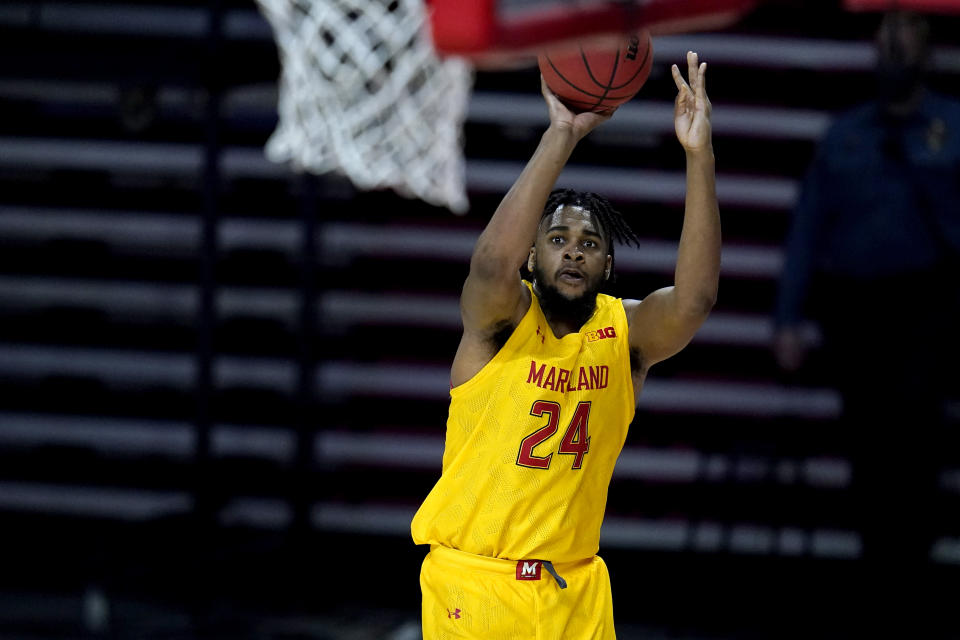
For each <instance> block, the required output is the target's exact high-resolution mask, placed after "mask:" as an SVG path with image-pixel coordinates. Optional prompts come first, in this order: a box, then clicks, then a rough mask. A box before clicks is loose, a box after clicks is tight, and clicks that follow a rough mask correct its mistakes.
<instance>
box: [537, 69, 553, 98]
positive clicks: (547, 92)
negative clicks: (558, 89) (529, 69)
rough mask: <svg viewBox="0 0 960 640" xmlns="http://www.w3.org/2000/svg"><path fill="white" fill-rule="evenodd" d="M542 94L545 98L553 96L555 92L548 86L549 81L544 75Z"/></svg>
mask: <svg viewBox="0 0 960 640" xmlns="http://www.w3.org/2000/svg"><path fill="white" fill-rule="evenodd" d="M540 93H542V94H543V97H544V98H546V97H548V96H552V95H553V91H551V90H550V87H548V86H547V81H546V80H545V79H544V77H543V74H542V73H541V74H540Z"/></svg>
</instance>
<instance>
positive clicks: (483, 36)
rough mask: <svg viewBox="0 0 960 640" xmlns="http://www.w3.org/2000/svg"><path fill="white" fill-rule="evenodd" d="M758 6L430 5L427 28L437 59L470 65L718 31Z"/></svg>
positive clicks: (472, 1)
mask: <svg viewBox="0 0 960 640" xmlns="http://www.w3.org/2000/svg"><path fill="white" fill-rule="evenodd" d="M757 3H758V0H469V1H465V0H431V2H430V3H429V9H428V10H429V12H430V26H431V32H432V35H433V42H434V46H435V48H436V50H437V52H438V53H439V54H440V55H441V56H451V55H452V56H462V57H465V58H468V59H470V60H471V61H472V62H474V63H479V64H484V63H486V62H491V61H492V62H494V63H496V62H497V61H499V60H509V59H510V58H516V57H522V56H524V55H528V54H535V53H536V51H537V49H538V48H540V47H542V46H543V45H545V44H548V43H549V44H551V45H555V44H562V43H563V42H564V41H567V40H574V39H580V38H583V37H586V36H599V37H602V36H604V35H613V34H622V33H623V32H624V31H630V30H632V29H635V28H637V27H640V26H642V27H644V28H646V29H647V30H649V31H650V33H651V34H653V35H664V34H667V33H679V32H690V31H698V30H704V29H717V28H721V27H723V26H726V25H728V24H731V23H733V22H734V21H736V20H737V19H738V18H739V17H741V16H742V15H743V14H744V13H746V12H747V11H749V10H750V9H752V8H753V7H754V6H755V5H756V4H757Z"/></svg>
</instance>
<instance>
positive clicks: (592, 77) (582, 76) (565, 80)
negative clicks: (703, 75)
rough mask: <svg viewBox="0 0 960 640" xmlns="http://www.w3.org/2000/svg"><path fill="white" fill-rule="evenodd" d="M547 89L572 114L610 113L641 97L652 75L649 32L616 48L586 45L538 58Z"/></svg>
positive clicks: (624, 40) (629, 37)
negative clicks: (575, 112)
mask: <svg viewBox="0 0 960 640" xmlns="http://www.w3.org/2000/svg"><path fill="white" fill-rule="evenodd" d="M537 62H538V64H539V65H540V73H542V74H543V79H544V80H545V81H546V83H547V86H548V87H550V89H551V90H552V91H553V92H554V93H555V94H556V95H557V97H558V98H559V99H560V101H561V102H563V104H565V105H566V106H567V107H568V108H569V109H570V110H572V111H577V112H580V111H595V112H602V111H609V110H611V109H614V108H616V107H619V106H620V105H621V104H623V103H624V102H626V101H627V100H629V99H630V98H632V97H633V96H635V95H637V92H638V91H640V87H642V86H643V83H644V82H646V81H647V77H648V76H649V75H650V67H651V66H652V65H653V44H652V43H651V41H650V34H649V33H648V32H647V31H645V30H644V31H640V32H638V33H636V34H632V35H625V36H623V37H622V38H621V40H620V41H619V42H614V43H612V44H597V43H594V44H590V45H588V44H583V45H580V46H574V47H573V48H569V49H563V50H557V51H547V52H544V53H541V54H540V55H539V56H538V57H537Z"/></svg>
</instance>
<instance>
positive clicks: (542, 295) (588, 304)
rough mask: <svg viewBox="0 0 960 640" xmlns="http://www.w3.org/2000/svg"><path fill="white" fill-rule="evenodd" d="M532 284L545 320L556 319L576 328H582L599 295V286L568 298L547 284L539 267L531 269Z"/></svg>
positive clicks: (594, 307)
mask: <svg viewBox="0 0 960 640" xmlns="http://www.w3.org/2000/svg"><path fill="white" fill-rule="evenodd" d="M533 284H534V288H535V289H536V291H537V298H538V299H539V301H540V309H541V310H543V314H544V315H545V316H546V317H547V319H551V318H557V319H562V320H564V321H569V322H570V323H571V324H573V325H574V326H577V327H582V326H583V325H584V324H585V323H586V322H587V320H589V319H590V316H592V315H593V312H594V310H595V309H596V308H597V294H598V293H600V284H599V283H598V284H596V285H595V286H593V287H589V286H588V288H587V290H586V291H584V292H583V294H582V295H579V296H577V297H576V298H568V297H566V296H565V295H563V294H562V293H560V290H559V289H557V288H556V287H554V286H552V285H550V284H547V281H546V278H545V277H544V274H543V271H541V270H540V265H537V266H536V267H534V269H533Z"/></svg>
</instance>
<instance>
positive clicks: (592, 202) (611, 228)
mask: <svg viewBox="0 0 960 640" xmlns="http://www.w3.org/2000/svg"><path fill="white" fill-rule="evenodd" d="M567 206H572V207H580V208H581V209H584V210H586V211H589V212H590V215H591V216H593V218H594V219H595V220H596V221H597V223H598V224H599V226H600V230H601V232H602V233H603V235H604V237H606V239H607V244H608V245H609V247H608V248H609V251H610V272H611V274H613V273H615V271H614V266H615V265H616V256H615V255H614V245H615V244H616V242H619V243H620V244H626V245H633V246H635V247H637V248H640V238H638V237H637V234H636V232H635V231H634V230H633V229H631V228H630V225H629V224H628V223H627V221H626V220H625V219H624V217H623V214H621V213H620V212H619V211H617V210H616V209H614V208H613V205H612V204H610V201H609V200H607V199H606V198H604V197H603V196H601V195H600V194H598V193H594V192H592V191H576V190H574V189H554V190H553V191H551V192H550V197H548V198H547V204H546V205H545V206H544V208H543V213H542V214H541V215H540V221H541V222H543V219H544V218H546V217H547V216H549V215H551V214H552V213H553V212H554V211H556V210H557V209H558V208H559V207H567ZM615 241H616V242H615Z"/></svg>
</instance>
